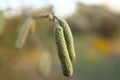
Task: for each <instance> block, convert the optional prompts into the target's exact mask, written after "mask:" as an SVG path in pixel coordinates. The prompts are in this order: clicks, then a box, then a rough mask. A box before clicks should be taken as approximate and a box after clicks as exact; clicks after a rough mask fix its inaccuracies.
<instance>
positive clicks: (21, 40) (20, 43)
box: [15, 19, 31, 49]
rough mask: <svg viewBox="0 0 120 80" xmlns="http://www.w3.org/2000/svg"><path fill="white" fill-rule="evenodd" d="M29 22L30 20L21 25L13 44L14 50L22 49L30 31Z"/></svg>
mask: <svg viewBox="0 0 120 80" xmlns="http://www.w3.org/2000/svg"><path fill="white" fill-rule="evenodd" d="M29 21H30V19H27V20H25V22H24V24H23V25H22V28H21V30H20V32H19V35H18V38H17V41H16V43H15V48H19V49H20V48H22V47H23V45H24V43H25V41H26V38H27V36H28V33H29V31H30V27H31V26H29Z"/></svg>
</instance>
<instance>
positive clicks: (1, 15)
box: [0, 11, 5, 35]
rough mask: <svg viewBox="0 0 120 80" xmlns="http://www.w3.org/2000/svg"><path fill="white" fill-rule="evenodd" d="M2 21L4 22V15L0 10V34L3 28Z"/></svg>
mask: <svg viewBox="0 0 120 80" xmlns="http://www.w3.org/2000/svg"><path fill="white" fill-rule="evenodd" d="M4 22H5V16H4V13H3V12H2V11H0V35H1V34H2V33H3V30H4V27H5V26H4Z"/></svg>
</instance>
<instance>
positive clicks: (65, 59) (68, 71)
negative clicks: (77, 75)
mask: <svg viewBox="0 0 120 80" xmlns="http://www.w3.org/2000/svg"><path fill="white" fill-rule="evenodd" d="M54 33H55V40H56V46H57V49H58V56H59V59H60V62H61V66H62V69H63V74H64V75H65V76H71V75H72V74H73V69H72V63H71V60H70V58H69V54H68V50H67V46H66V42H65V39H64V33H63V29H62V27H61V26H59V25H57V26H56V27H55V29H54Z"/></svg>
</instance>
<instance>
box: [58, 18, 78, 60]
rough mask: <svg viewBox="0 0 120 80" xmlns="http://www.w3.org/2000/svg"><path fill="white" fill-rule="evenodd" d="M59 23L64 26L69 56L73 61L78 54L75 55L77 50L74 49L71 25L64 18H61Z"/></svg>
mask: <svg viewBox="0 0 120 80" xmlns="http://www.w3.org/2000/svg"><path fill="white" fill-rule="evenodd" d="M59 24H60V26H61V27H62V28H63V32H64V37H65V41H66V45H67V49H68V53H69V57H70V59H71V61H73V60H74V59H75V57H76V55H75V50H74V43H73V36H72V32H71V30H70V27H69V25H68V24H67V22H66V21H65V20H64V19H59Z"/></svg>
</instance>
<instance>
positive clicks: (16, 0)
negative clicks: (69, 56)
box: [0, 0, 120, 80]
mask: <svg viewBox="0 0 120 80" xmlns="http://www.w3.org/2000/svg"><path fill="white" fill-rule="evenodd" d="M25 12H28V13H31V14H33V15H39V14H46V13H50V12H54V13H55V14H56V15H59V16H61V17H63V18H65V19H66V21H67V22H68V23H69V25H70V28H71V30H72V32H73V37H74V44H75V51H76V60H75V61H74V62H73V69H74V73H73V76H72V77H69V78H67V77H65V76H64V75H63V74H62V69H61V65H60V62H59V59H58V54H57V49H56V45H55V40H54V26H55V24H54V23H53V22H50V21H49V20H48V19H34V21H35V23H36V24H35V25H36V27H35V34H34V35H30V34H29V35H28V37H27V39H26V42H25V44H24V46H23V47H22V49H20V50H19V49H16V48H15V46H14V44H15V42H16V39H17V37H18V34H19V31H20V29H21V27H22V25H23V23H24V21H25V15H24V13H25ZM119 48H120V1H119V0H0V80H120V49H119Z"/></svg>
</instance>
